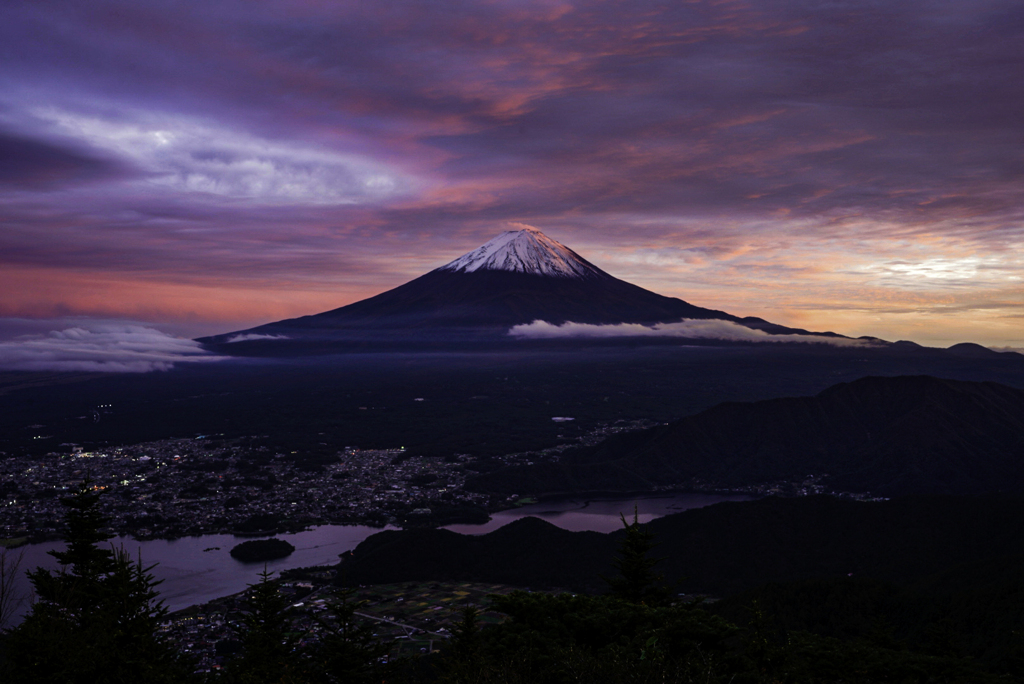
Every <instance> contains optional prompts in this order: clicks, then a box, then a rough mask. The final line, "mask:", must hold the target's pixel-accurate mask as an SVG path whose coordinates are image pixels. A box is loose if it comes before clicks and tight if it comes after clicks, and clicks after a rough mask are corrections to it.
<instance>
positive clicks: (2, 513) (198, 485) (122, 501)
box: [0, 438, 490, 541]
mask: <svg viewBox="0 0 1024 684" xmlns="http://www.w3.org/2000/svg"><path fill="white" fill-rule="evenodd" d="M449 461H453V462H449ZM465 479H466V471H465V468H464V466H463V464H462V463H461V462H459V461H458V459H448V460H445V459H441V458H424V457H419V456H409V455H407V454H405V452H404V450H403V449H387V450H360V449H355V448H349V449H345V450H344V451H342V452H340V453H338V454H337V457H336V458H335V459H333V460H332V462H330V463H326V464H316V465H315V466H313V467H310V465H309V464H308V463H304V462H302V461H299V460H296V459H295V458H294V456H293V455H291V454H282V453H273V452H272V451H270V450H268V449H267V448H266V447H255V448H252V447H246V446H238V445H237V444H236V445H231V444H229V443H226V442H223V441H213V440H208V439H202V438H200V439H172V440H162V441H158V442H146V443H142V444H136V445H133V446H126V447H119V448H114V449H109V450H104V451H94V452H87V451H83V450H81V449H79V448H75V447H70V448H69V450H68V451H67V452H65V453H51V454H47V455H46V456H43V457H29V456H18V457H8V458H6V459H3V460H0V539H4V538H8V539H10V538H20V537H29V538H30V539H31V540H32V541H41V540H43V539H47V538H53V537H55V536H57V535H58V534H59V528H60V524H61V520H62V518H63V515H64V510H63V506H62V505H61V504H60V499H61V497H63V496H66V495H67V494H68V493H70V492H72V491H74V490H76V489H77V488H78V487H80V486H81V484H82V482H83V481H85V480H88V481H89V482H90V485H91V486H92V487H95V488H96V489H98V490H104V492H105V495H104V496H103V497H101V499H100V501H101V504H100V505H101V511H102V513H103V514H104V515H105V516H107V517H108V518H109V520H110V528H111V531H113V532H115V533H118V534H131V535H133V536H135V537H136V538H140V539H145V538H155V537H178V536H185V535H198V534H210V533H221V532H246V531H251V532H255V531H266V529H267V527H270V528H273V529H277V530H279V531H289V530H299V529H303V528H304V527H306V526H309V525H315V524H327V523H359V524H370V525H383V524H386V523H390V522H395V521H396V520H400V519H401V517H402V516H403V515H406V514H408V513H410V512H411V511H414V510H419V511H424V510H428V509H429V508H430V507H431V506H436V505H439V504H446V505H466V504H469V505H475V506H485V505H488V504H489V503H490V500H489V498H488V497H487V496H486V495H483V494H476V493H470V492H465V491H463V488H462V486H463V484H464V482H465ZM254 521H257V522H254ZM267 521H270V522H269V523H268V522H267ZM254 525H255V526H256V527H259V528H262V529H260V530H255V529H249V528H251V527H253V526H254Z"/></svg>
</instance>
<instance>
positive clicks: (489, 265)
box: [437, 226, 602, 278]
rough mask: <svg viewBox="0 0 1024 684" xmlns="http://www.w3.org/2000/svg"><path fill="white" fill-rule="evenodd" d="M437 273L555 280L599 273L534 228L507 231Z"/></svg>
mask: <svg viewBox="0 0 1024 684" xmlns="http://www.w3.org/2000/svg"><path fill="white" fill-rule="evenodd" d="M437 270H439V271H454V272H456V273H472V272H473V271H515V272H518V273H531V274H533V275H544V276H552V277H555V278H589V277H593V276H596V275H601V274H602V272H601V271H600V270H599V269H597V268H596V267H595V266H593V265H591V264H590V263H589V262H587V261H586V260H585V259H584V258H583V257H581V256H580V255H578V254H577V253H576V252H574V251H572V250H571V249H569V248H568V247H566V246H565V245H563V244H562V243H560V242H556V241H555V240H552V239H551V238H549V237H548V236H547V235H545V234H544V233H542V232H540V231H539V230H537V229H536V228H533V227H530V226H526V227H524V228H523V229H521V230H507V231H505V232H504V233H502V234H501V235H499V236H497V237H495V238H494V239H492V240H489V241H488V242H486V243H485V244H484V245H482V246H480V247H478V248H477V249H474V250H473V251H472V252H467V253H466V254H463V255H462V256H460V257H459V258H458V259H456V260H455V261H452V262H450V263H448V264H445V265H444V266H442V267H441V268H439V269H437Z"/></svg>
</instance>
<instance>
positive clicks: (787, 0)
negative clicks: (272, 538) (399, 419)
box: [0, 0, 1024, 348]
mask: <svg viewBox="0 0 1024 684" xmlns="http://www.w3.org/2000/svg"><path fill="white" fill-rule="evenodd" d="M4 15H5V20H4V22H3V25H2V26H0V317H5V318H8V319H13V318H19V319H65V318H67V317H86V318H88V317H93V318H97V319H100V318H102V319H118V320H129V321H134V322H135V323H132V325H136V324H138V325H142V326H143V327H146V326H157V327H160V328H161V329H170V330H174V331H175V334H179V335H180V334H184V335H192V336H199V335H203V334H213V333H222V332H227V331H231V330H239V329H242V328H246V327H251V326H253V325H257V324H260V323H266V322H269V321H273V320H278V319H282V318H288V317H294V316H299V315H304V314H310V313H316V312H319V311H324V310H328V309H332V308H336V307H338V306H342V305H344V304H347V303H350V302H353V301H356V300H359V299H362V298H365V297H368V296H371V295H373V294H376V293H378V292H381V291H383V290H386V289H389V288H391V287H395V286H397V285H399V284H401V283H403V282H406V281H408V280H410V279H412V278H414V277H416V276H418V275H420V274H422V273H424V272H426V271H428V270H431V269H433V268H436V267H438V266H441V265H442V264H445V263H447V262H449V261H451V260H452V259H455V258H456V257H458V256H460V255H461V254H463V253H465V252H468V251H470V250H472V249H475V248H477V247H479V246H480V245H481V244H483V243H484V242H486V241H487V240H489V239H490V238H492V237H494V236H495V235H497V234H498V233H500V232H502V231H503V230H507V229H509V227H510V226H511V225H513V224H517V223H520V224H527V225H530V226H535V227H537V228H539V229H541V230H542V231H544V232H545V233H546V234H547V235H549V236H550V237H552V238H553V239H555V240H558V241H559V242H562V243H563V244H565V245H567V246H569V247H570V248H572V249H573V250H575V251H576V252H578V253H579V254H581V255H582V256H583V257H585V258H586V259H587V260H589V261H591V262H592V263H594V264H595V265H597V266H598V267H600V268H602V269H604V270H606V271H608V272H609V273H611V274H612V275H615V276H617V277H620V278H623V279H625V280H628V281H630V282H633V283H636V284H637V285H640V286H642V287H646V288H648V289H650V290H654V291H656V292H659V293H661V294H665V295H670V296H677V297H680V298H682V299H685V300H686V301H688V302H691V303H693V304H696V305H698V306H703V307H708V308H713V309H721V310H724V311H728V312H729V313H731V314H734V315H738V316H748V315H754V316H759V317H762V318H765V319H768V320H770V321H773V322H776V323H781V324H786V325H792V326H797V327H802V328H807V329H811V330H819V331H824V330H831V331H835V332H839V333H842V334H844V335H848V336H851V337H857V336H862V335H870V336H875V337H880V338H883V339H889V340H897V339H910V340H914V341H916V342H919V343H922V344H930V345H936V346H948V345H950V344H953V343H956V342H964V341H969V342H978V343H981V344H986V345H990V346H994V347H1014V348H1020V347H1024V136H1022V134H1021V124H1020V122H1021V121H1024V90H1022V89H1021V88H1020V87H1019V84H1020V82H1021V79H1022V78H1024V5H1021V4H1020V3H1019V2H1017V1H1016V0H983V1H977V0H972V1H968V0H906V1H904V2H899V3H892V2H883V1H882V0H877V1H872V0H859V1H858V2H835V3H828V4H827V5H824V4H822V3H810V2H806V1H805V0H778V1H777V0H773V1H771V2H769V1H768V0H750V1H747V2H739V1H735V2H734V1H731V0H724V1H716V2H702V1H699V0H698V1H692V2H671V3H669V2H644V1H643V0H637V1H631V2H628V3H627V2H618V1H610V2H596V1H590V2H563V1H557V0H551V1H548V0H536V1H526V2H523V1H516V2H512V1H507V2H503V1H497V2H489V3H483V2H478V1H475V0H473V1H470V0H466V1H459V0H453V1H452V2H450V3H445V6H444V7H443V8H440V6H437V5H431V4H429V3H428V4H424V3H413V2H405V1H402V0H399V1H397V2H394V3H387V4H386V5H383V4H379V3H351V2H341V3H329V2H328V3H319V2H316V3H314V2H299V1H288V0H285V1H281V2H275V3H259V2H248V1H247V2H242V1H241V0H238V1H232V0H228V1H225V2H218V3H206V4H204V5H197V4H195V3H185V2H181V1H177V0H134V1H132V2H128V1H127V0H125V1H121V0H118V1H106V0H96V1H95V2H90V3H60V2H47V1H45V0H44V1H42V2H35V3H8V4H7V5H5V8H4ZM2 325H3V324H2V323H0V327H2ZM18 325H21V324H20V323H19V324H18ZM61 329H63V328H61Z"/></svg>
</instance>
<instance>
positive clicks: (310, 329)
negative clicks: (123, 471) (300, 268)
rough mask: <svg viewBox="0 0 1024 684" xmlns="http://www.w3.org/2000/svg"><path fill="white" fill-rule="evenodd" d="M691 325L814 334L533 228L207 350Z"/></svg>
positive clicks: (411, 343)
mask: <svg viewBox="0 0 1024 684" xmlns="http://www.w3.org/2000/svg"><path fill="white" fill-rule="evenodd" d="M682 319H718V320H723V321H731V322H733V323H739V324H740V325H745V326H747V327H750V328H754V329H757V330H763V331H765V332H769V333H773V334H786V333H801V334H803V333H806V331H803V330H796V329H790V328H784V327H782V326H778V325H774V324H772V323H769V322H767V321H763V320H761V319H757V318H743V319H741V318H738V317H736V316H733V315H731V314H728V313H726V312H724V311H715V310H712V309H704V308H701V307H699V306H694V305H693V304H690V303H689V302H685V301H683V300H681V299H676V298H675V297H665V296H662V295H660V294H657V293H655V292H651V291H650V290H645V289H643V288H641V287H638V286H636V285H633V284H632V283H627V282H626V281H624V280H619V279H618V278H616V277H614V276H613V275H611V274H609V273H605V272H604V271H602V270H601V269H599V268H598V267H597V266H594V265H593V264H591V263H590V262H589V261H587V260H586V259H584V258H583V257H581V256H580V255H579V254H577V253H576V252H574V251H572V250H571V249H569V248H568V247H566V246H565V245H563V244H560V243H558V242H556V241H555V240H552V239H551V238H549V237H547V236H546V235H544V233H542V232H540V231H539V230H537V229H536V228H529V227H523V229H521V230H510V231H506V232H504V233H502V234H501V235H498V236H497V237H495V238H494V239H493V240H490V241H489V242H487V243H486V244H484V245H483V246H481V247H479V248H478V249H474V250H473V251H472V252H469V253H468V254H464V255H463V256H461V257H459V258H458V259H456V260H455V261H452V262H450V263H448V264H445V265H444V266H442V267H440V268H436V269H434V270H433V271H430V272H428V273H424V274H423V275H421V276H420V277H419V278H416V279H415V280H410V281H409V282H407V283H405V284H404V285H399V286H398V287H396V288H394V289H392V290H388V291H386V292H381V293H380V294H378V295H376V296H373V297H370V298H368V299H363V300H362V301H358V302H354V303H352V304H348V305H346V306H343V307H341V308H338V309H333V310H331V311H325V312H323V313H318V314H314V315H312V316H303V317H302V318H293V319H290V320H285V321H277V322H275V323H268V324H266V325H261V326H259V327H256V328H250V329H249V330H240V331H236V332H233V333H227V334H224V335H216V336H213V337H207V338H203V339H202V340H200V341H202V342H203V343H205V344H212V345H225V350H226V351H228V353H230V354H237V353H238V351H239V350H240V349H242V348H243V347H246V346H248V347H260V348H273V349H280V350H282V351H281V352H280V353H285V352H284V351H283V350H285V349H286V348H293V349H303V350H306V351H303V352H301V353H307V352H309V353H321V352H323V351H324V350H332V349H336V348H341V347H338V346H337V345H342V346H344V345H348V347H347V348H352V349H360V350H373V351H380V350H382V349H391V348H395V349H398V348H401V349H408V348H412V349H421V348H430V349H441V348H444V349H447V348H457V347H458V345H476V344H482V343H487V344H492V343H494V344H509V340H510V339H511V338H510V337H509V334H508V333H509V330H510V329H511V328H512V327H514V326H517V325H529V324H531V323H533V322H534V321H544V322H546V323H549V324H551V325H562V324H564V323H568V322H573V323H583V324H589V325H619V324H622V323H636V324H641V325H653V324H656V323H667V322H674V321H680V320H682ZM240 336H241V337H240ZM227 345H230V347H227ZM303 345H306V346H303ZM424 345H426V346H424ZM269 353H278V352H269Z"/></svg>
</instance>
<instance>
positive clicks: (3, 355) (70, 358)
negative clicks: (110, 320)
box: [0, 325, 227, 373]
mask: <svg viewBox="0 0 1024 684" xmlns="http://www.w3.org/2000/svg"><path fill="white" fill-rule="evenodd" d="M225 358H227V357H224V356H215V355H213V354H211V353H210V352H208V351H206V350H205V349H203V348H202V346H201V345H200V344H199V343H198V342H195V341H193V340H186V339H182V338H180V337H174V336H172V335H168V334H166V333H162V332H160V331H159V330H156V329H155V328H148V327H145V326H141V325H100V326H92V327H89V328H84V327H74V328H67V329H65V330H54V331H53V332H50V333H48V334H45V335H23V336H21V337H19V338H16V339H14V340H10V341H7V342H0V369H3V370H21V371H90V372H103V373H148V372H151V371H158V370H160V371H166V370H170V369H171V368H173V367H174V364H176V363H199V362H205V363H209V362H211V361H222V360H224V359H225Z"/></svg>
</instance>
